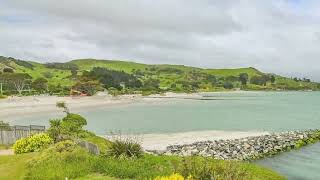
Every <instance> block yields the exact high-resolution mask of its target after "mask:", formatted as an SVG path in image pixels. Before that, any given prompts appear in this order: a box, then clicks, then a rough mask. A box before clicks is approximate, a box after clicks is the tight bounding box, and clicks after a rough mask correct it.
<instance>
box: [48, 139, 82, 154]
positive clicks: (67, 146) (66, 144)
mask: <svg viewBox="0 0 320 180" xmlns="http://www.w3.org/2000/svg"><path fill="white" fill-rule="evenodd" d="M76 146H77V145H76V143H75V142H73V141H71V140H65V141H61V142H58V143H56V144H55V145H54V146H53V149H54V150H55V151H56V152H59V153H62V152H72V151H74V150H75V148H76Z"/></svg>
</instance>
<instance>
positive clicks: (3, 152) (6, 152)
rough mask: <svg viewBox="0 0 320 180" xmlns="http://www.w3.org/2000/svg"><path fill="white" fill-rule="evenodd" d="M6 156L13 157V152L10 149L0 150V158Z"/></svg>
mask: <svg viewBox="0 0 320 180" xmlns="http://www.w3.org/2000/svg"><path fill="white" fill-rule="evenodd" d="M8 155H14V152H13V150H12V149H4V150H0V156H8Z"/></svg>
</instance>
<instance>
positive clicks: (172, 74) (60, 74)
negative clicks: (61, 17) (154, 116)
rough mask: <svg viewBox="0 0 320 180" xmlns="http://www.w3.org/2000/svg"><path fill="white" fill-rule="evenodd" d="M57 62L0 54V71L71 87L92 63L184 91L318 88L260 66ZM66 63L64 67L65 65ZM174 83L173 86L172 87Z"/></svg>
mask: <svg viewBox="0 0 320 180" xmlns="http://www.w3.org/2000/svg"><path fill="white" fill-rule="evenodd" d="M57 64H58V66H57V67H56V66H51V67H49V66H48V65H47V64H41V63H37V62H30V61H22V60H16V59H14V58H6V57H1V56H0V72H1V71H4V69H5V68H12V69H13V70H14V72H16V73H27V74H29V75H30V76H31V77H32V79H33V80H35V79H37V78H40V77H41V78H45V79H47V80H48V84H49V85H51V86H65V87H71V86H72V85H74V84H75V83H76V82H77V81H79V76H81V75H82V74H83V72H85V71H91V70H92V69H93V68H95V67H102V68H107V69H109V70H115V71H122V72H124V73H127V74H131V75H134V76H136V77H137V78H138V79H140V80H141V81H142V82H145V81H146V80H148V79H157V80H159V81H160V83H159V85H160V89H165V90H168V89H174V90H175V91H186V87H187V89H188V88H189V86H190V87H191V88H189V89H192V90H193V91H220V90H224V89H226V83H227V85H228V83H229V85H230V84H231V87H230V88H229V86H228V88H227V89H233V88H240V89H243V90H279V89H281V90H309V89H310V90H319V89H320V85H319V84H318V83H314V82H310V81H309V80H308V79H303V80H301V79H295V80H294V79H290V78H286V77H282V76H278V75H271V74H268V73H263V72H260V71H259V70H257V69H255V68H252V67H248V68H237V69H203V68H197V67H190V66H184V65H169V64H161V65H150V64H141V63H135V62H129V61H115V60H97V59H78V60H72V61H70V62H67V63H57ZM65 66H66V67H65ZM71 66H75V67H76V68H77V69H76V76H78V77H75V76H72V71H71V69H70V67H71ZM243 73H245V74H247V75H248V83H247V85H246V86H243V85H242V84H241V83H240V81H239V79H238V78H239V75H240V74H243ZM264 76H266V77H270V76H274V77H275V82H271V81H270V80H267V81H266V82H265V83H263V85H262V84H257V83H253V82H250V81H251V80H252V79H253V77H264ZM172 87H174V88H172Z"/></svg>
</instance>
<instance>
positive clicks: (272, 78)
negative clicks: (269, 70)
mask: <svg viewBox="0 0 320 180" xmlns="http://www.w3.org/2000/svg"><path fill="white" fill-rule="evenodd" d="M270 81H271V83H272V84H273V83H275V82H276V77H274V75H272V76H271V77H270Z"/></svg>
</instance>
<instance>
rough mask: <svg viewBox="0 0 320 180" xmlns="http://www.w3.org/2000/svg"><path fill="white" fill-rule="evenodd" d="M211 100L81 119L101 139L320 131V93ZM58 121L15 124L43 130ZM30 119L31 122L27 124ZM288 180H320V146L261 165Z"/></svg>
mask: <svg viewBox="0 0 320 180" xmlns="http://www.w3.org/2000/svg"><path fill="white" fill-rule="evenodd" d="M206 95H207V96H206V97H205V98H204V99H206V100H169V101H159V102H151V101H150V102H148V103H146V102H143V103H136V104H131V105H121V106H115V107H106V108H103V107H102V108H99V109H94V110H92V109H91V110H88V111H87V112H82V113H81V114H82V115H84V116H85V117H87V118H88V126H87V129H89V130H91V131H94V132H96V133H97V134H106V133H108V132H110V131H114V130H120V131H122V132H127V133H167V132H177V131H180V132H183V131H198V130H256V131H261V130H263V131H274V132H276V131H286V130H296V129H314V128H320V111H319V110H320V93H319V92H257V93H254V92H250V93H219V94H216V93H214V94H213V93H211V94H206ZM55 116H56V115H46V116H41V117H39V116H38V117H28V118H24V119H16V120H15V121H14V122H15V123H16V124H44V125H47V124H48V121H47V119H48V118H52V117H55ZM26 119H27V121H26ZM258 163H259V164H262V165H264V166H267V167H270V168H272V169H274V170H276V171H278V172H280V173H282V174H284V175H286V176H288V177H289V179H320V173H318V171H320V144H316V145H313V146H310V147H307V148H304V149H301V150H299V151H294V152H290V153H285V154H282V155H279V156H276V157H273V158H270V159H265V160H262V161H259V162H258Z"/></svg>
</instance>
